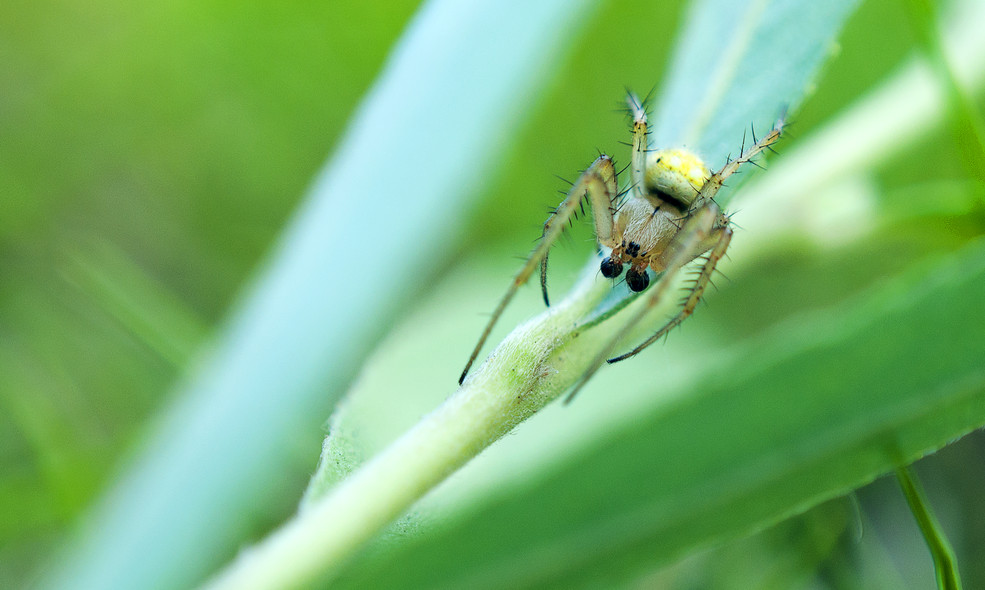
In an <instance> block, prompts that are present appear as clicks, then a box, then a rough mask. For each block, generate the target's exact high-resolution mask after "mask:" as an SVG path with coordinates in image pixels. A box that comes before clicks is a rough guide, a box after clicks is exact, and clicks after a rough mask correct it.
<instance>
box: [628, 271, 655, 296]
mask: <svg viewBox="0 0 985 590" xmlns="http://www.w3.org/2000/svg"><path fill="white" fill-rule="evenodd" d="M626 284H627V285H629V288H630V289H632V290H633V291H636V292H637V293H639V292H640V291H642V290H643V289H646V287H647V285H649V284H650V277H649V276H648V275H647V274H646V270H644V271H643V272H640V271H638V270H634V269H632V268H631V269H629V270H627V271H626Z"/></svg>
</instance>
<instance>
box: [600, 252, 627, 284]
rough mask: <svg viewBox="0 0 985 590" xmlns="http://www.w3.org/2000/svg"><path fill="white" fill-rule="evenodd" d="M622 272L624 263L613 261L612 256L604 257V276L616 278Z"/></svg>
mask: <svg viewBox="0 0 985 590" xmlns="http://www.w3.org/2000/svg"><path fill="white" fill-rule="evenodd" d="M621 272H622V263H621V262H613V261H612V258H611V257H609V256H606V257H605V258H604V259H602V276H603V277H605V278H607V279H614V278H616V277H618V276H619V273H621Z"/></svg>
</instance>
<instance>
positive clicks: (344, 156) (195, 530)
mask: <svg viewBox="0 0 985 590" xmlns="http://www.w3.org/2000/svg"><path fill="white" fill-rule="evenodd" d="M588 12H589V11H588V2H585V1H579V2H562V1H560V0H554V1H549V2H537V3H529V2H517V1H507V2H503V1H500V0H495V1H484V2H470V3H467V4H463V3H460V2H455V1H443V0H435V1H432V2H429V3H426V4H425V5H424V6H423V7H422V8H421V10H420V12H419V14H418V15H417V17H416V18H415V19H414V20H413V21H412V23H411V25H410V26H409V28H408V31H407V33H406V34H405V35H404V37H403V38H402V39H401V41H400V42H399V43H398V44H397V46H396V47H395V48H394V50H393V53H392V56H391V59H390V61H389V63H388V64H387V66H386V68H385V69H384V71H383V72H382V74H381V76H380V78H379V80H378V81H377V83H376V84H375V85H374V87H373V88H372V89H371V90H370V92H369V94H368V95H367V97H366V99H365V100H364V102H363V104H362V106H361V107H360V108H359V110H358V112H357V114H356V115H355V117H354V118H353V120H352V122H351V125H350V126H349V129H348V131H347V133H346V134H345V135H344V137H343V138H342V140H341V142H340V145H339V147H338V149H337V151H336V153H335V155H334V156H333V157H332V158H331V160H330V161H329V162H328V163H327V164H326V166H325V168H324V171H323V172H322V174H321V175H320V177H319V178H318V179H317V181H316V182H315V184H314V186H313V187H312V189H311V192H310V194H309V195H308V198H307V200H306V201H305V202H304V204H303V205H302V207H301V208H300V210H299V211H298V212H297V214H296V216H295V218H294V220H293V221H292V223H291V224H290V225H289V227H288V228H286V229H285V231H284V235H283V236H282V239H281V240H280V244H279V246H278V247H277V248H276V250H275V252H274V253H273V254H272V255H271V257H270V259H269V261H268V262H267V264H266V265H265V266H264V268H263V269H262V271H261V273H260V274H259V275H258V277H257V278H256V280H255V283H254V285H253V286H252V288H251V289H249V292H248V294H247V295H246V296H245V297H244V299H243V301H242V302H241V304H240V305H239V306H238V308H237V309H236V310H235V311H234V313H233V314H232V317H231V319H230V320H229V322H228V324H227V325H226V327H225V328H224V329H223V330H222V331H221V332H220V334H218V336H217V338H216V343H215V346H214V348H213V351H212V353H211V354H209V356H208V358H207V359H205V361H204V363H203V364H202V365H201V366H200V367H199V370H198V371H196V372H195V374H194V375H193V376H192V377H191V378H190V379H189V382H188V383H187V384H185V385H183V386H182V387H181V388H180V391H179V393H178V399H177V401H176V403H175V404H174V405H173V406H172V407H170V408H168V409H167V410H166V411H165V412H164V415H163V417H162V419H161V420H160V421H159V423H158V424H157V425H156V427H155V428H154V429H153V430H152V432H151V433H150V434H149V436H148V440H147V441H146V443H145V445H144V446H143V448H142V450H141V452H140V453H139V455H138V456H137V457H135V458H134V459H133V461H132V463H131V465H130V467H129V468H128V470H127V471H126V472H125V473H124V474H123V475H122V476H121V478H120V480H119V481H118V482H117V484H116V485H115V486H114V487H113V489H111V490H110V491H109V492H108V493H107V494H106V495H105V497H104V498H103V499H102V501H101V502H100V503H99V505H98V506H97V507H96V508H95V510H94V513H93V514H92V515H91V516H90V519H89V520H90V521H89V523H88V527H87V528H86V530H85V531H84V532H83V534H82V535H81V537H80V538H79V539H78V540H77V542H76V544H75V545H74V547H73V548H72V549H71V551H70V552H69V554H68V555H67V557H66V559H65V562H64V563H63V564H62V567H61V568H60V569H59V570H58V571H57V572H55V573H54V574H53V575H52V576H51V578H50V579H49V580H47V582H46V583H45V585H46V586H49V587H61V588H73V589H79V588H100V589H101V588H151V587H153V588H169V587H185V586H187V585H188V584H191V583H193V582H195V581H197V580H200V579H201V578H202V577H203V576H204V575H205V573H206V572H208V571H209V570H210V569H211V568H213V567H215V565H216V563H217V561H219V560H222V559H225V558H228V556H229V555H230V554H231V553H232V552H234V551H235V550H236V548H238V547H239V546H240V545H241V544H242V536H243V534H244V530H247V529H248V528H249V527H251V526H253V525H254V523H253V522H251V519H252V516H253V515H254V514H255V513H256V511H257V508H258V506H263V505H265V504H266V503H268V502H269V501H270V500H271V497H272V496H273V495H274V493H275V491H276V490H277V486H273V485H270V484H269V482H271V481H281V480H282V478H283V477H284V475H285V474H286V473H289V472H290V471H291V466H290V458H291V456H292V455H293V454H294V452H295V451H294V449H295V446H296V445H297V444H298V436H301V437H302V440H306V441H308V442H310V443H311V444H312V449H314V448H315V447H314V444H315V443H316V442H317V437H318V436H319V435H320V433H321V426H322V424H323V422H324V421H325V419H326V417H327V416H328V414H329V412H330V410H331V408H332V407H333V405H334V403H335V402H336V400H338V399H339V397H340V396H341V395H342V393H343V392H344V391H345V390H346V388H347V386H348V385H349V383H350V381H351V380H352V378H353V376H354V375H355V374H356V372H357V371H358V369H359V367H360V365H361V363H362V360H363V358H364V357H365V355H366V354H367V352H368V351H369V350H370V349H371V347H372V346H373V344H374V343H375V342H376V341H377V340H378V339H379V338H380V335H381V334H382V333H383V332H384V331H385V329H386V327H387V326H388V325H389V324H390V323H391V322H392V321H393V319H394V317H395V316H396V315H397V309H398V308H399V305H398V304H399V303H400V302H401V301H402V300H404V299H406V298H408V297H410V296H412V295H413V294H415V293H418V292H420V290H421V289H423V288H425V287H426V286H427V284H428V279H429V277H431V276H432V275H433V274H434V273H436V272H437V270H438V269H439V268H440V266H441V264H442V262H443V261H444V260H446V259H447V257H448V256H449V253H448V251H443V250H441V249H436V248H435V246H434V244H435V243H440V242H442V241H448V240H451V239H452V238H453V236H455V234H456V230H457V228H458V227H459V226H460V224H461V221H462V219H463V217H464V216H465V214H466V212H467V211H468V208H469V204H470V202H472V201H473V200H474V199H475V198H476V197H477V196H478V189H479V188H481V185H480V184H477V183H474V182H472V180H473V179H474V178H476V177H477V176H483V175H485V174H487V173H488V172H489V171H490V169H491V168H492V165H493V164H494V163H495V162H496V161H497V158H498V156H499V155H500V152H501V150H502V147H503V145H504V141H505V139H506V138H507V137H508V136H509V135H510V134H511V133H513V132H515V131H516V129H517V127H518V123H519V120H520V115H521V114H522V113H523V112H524V110H525V109H526V108H527V107H528V105H529V103H530V102H532V100H533V98H534V96H535V95H536V93H535V88H536V87H537V85H538V84H541V83H542V82H543V80H544V79H545V76H546V73H547V72H549V71H550V69H551V68H552V66H553V64H554V63H555V61H556V60H557V58H558V56H559V54H560V52H561V51H562V50H563V48H564V46H565V45H566V43H567V41H568V39H569V37H570V34H571V32H572V30H573V29H574V28H575V26H576V25H577V23H578V22H579V21H580V20H581V19H583V18H585V17H586V16H587V14H588ZM519 14H522V15H523V17H522V18H517V15H519ZM507 31H508V32H509V35H508V41H507V38H506V37H505V36H504V34H505V33H506V32H507ZM299 433H300V434H299Z"/></svg>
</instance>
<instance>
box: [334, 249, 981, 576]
mask: <svg viewBox="0 0 985 590" xmlns="http://www.w3.org/2000/svg"><path fill="white" fill-rule="evenodd" d="M983 298H985V241H981V240H979V241H978V242H976V243H974V244H972V245H971V246H969V247H967V248H966V249H964V250H963V251H961V252H958V253H956V254H954V255H950V256H948V257H944V258H940V259H936V260H933V261H930V262H929V263H928V264H925V265H923V266H922V267H921V268H919V269H916V270H914V271H912V272H909V273H906V274H905V275H904V276H902V277H900V278H898V279H897V280H895V281H894V282H892V283H890V284H888V285H884V286H880V287H879V288H876V289H874V290H872V291H871V292H869V293H865V294H864V295H863V296H861V297H857V298H855V299H854V300H851V301H848V302H846V303H845V304H842V305H839V306H837V307H835V308H834V309H831V310H828V311H826V312H824V313H819V314H816V315H815V316H814V317H813V318H810V319H807V318H800V319H799V321H798V322H797V324H796V326H793V325H789V324H788V325H782V326H778V327H777V329H775V330H773V331H771V332H770V333H768V334H766V335H765V336H763V337H761V338H757V339H755V340H754V341H752V342H749V343H747V345H746V346H744V347H743V351H742V352H741V354H737V355H736V356H735V357H734V359H733V360H732V361H731V362H728V363H725V364H716V365H714V370H713V371H709V372H707V373H706V374H705V376H704V378H702V379H700V380H698V381H694V382H691V383H687V384H686V385H685V386H684V387H683V388H681V390H679V391H673V392H667V391H663V389H664V388H663V387H662V386H661V384H660V383H659V382H657V383H655V384H654V389H659V390H661V391H654V392H653V394H652V395H653V399H655V400H661V399H662V400H667V399H668V397H669V398H670V399H671V400H676V401H670V402H669V403H668V402H666V401H665V402H664V403H658V404H655V405H653V407H651V409H649V410H647V411H645V412H640V413H639V414H637V415H636V416H634V417H633V418H632V420H627V421H625V422H624V423H623V424H621V425H620V426H618V427H612V428H610V429H609V431H608V432H607V433H606V434H605V435H604V436H603V437H602V438H601V439H599V440H597V441H596V442H595V443H594V444H592V445H590V446H588V447H587V448H584V449H583V450H581V451H580V452H577V451H576V452H575V453H573V454H572V455H571V456H569V457H566V458H565V460H564V461H563V462H562V463H561V464H560V465H557V466H555V467H553V468H547V469H545V470H544V471H543V472H542V473H540V474H539V475H538V476H534V477H530V478H528V480H526V481H525V482H523V483H521V484H516V482H511V485H510V486H509V487H508V488H507V490H506V492H504V493H503V494H501V495H499V496H496V495H493V496H491V497H487V498H485V501H484V502H483V503H482V504H481V505H479V506H472V507H470V508H468V509H464V510H460V511H458V512H456V513H453V514H452V515H451V516H447V517H445V518H443V519H441V520H440V521H439V522H437V523H436V524H435V525H434V526H432V527H431V528H430V530H429V531H428V532H427V534H422V535H419V536H414V537H411V538H407V539H403V540H402V542H401V543H390V544H384V545H382V546H380V547H377V548H376V550H375V551H370V552H367V553H366V554H364V556H363V557H362V559H360V560H359V561H357V562H356V563H354V564H353V565H352V566H351V567H350V568H349V569H348V570H347V572H346V574H347V575H346V577H345V579H344V581H345V584H343V585H342V587H353V588H357V587H365V588H370V587H387V588H420V587H428V588H456V587H457V588H465V587H468V588H484V587H511V588H515V587H545V586H550V587H570V586H574V585H578V584H584V583H586V581H587V580H596V581H599V580H603V581H609V582H611V581H612V580H613V579H620V578H625V577H627V576H628V577H632V576H633V575H634V574H637V573H639V572H641V571H642V570H643V569H644V568H649V567H652V566H653V565H654V564H657V563H666V562H667V561H669V560H671V559H673V558H675V557H678V556H680V555H682V554H683V553H685V552H686V551H688V550H689V549H691V548H694V547H698V546H704V545H707V544H709V543H712V542H715V541H719V540H722V539H723V538H728V537H732V536H735V535H739V534H743V533H747V532H749V531H752V530H756V529H759V528H762V527H764V526H766V525H768V524H770V523H773V522H776V521H778V520H781V519H783V518H785V517H788V516H790V515H793V514H796V513H799V512H801V511H803V510H805V509H806V508H808V507H810V506H813V505H815V504H817V503H819V502H821V501H823V500H825V499H828V498H832V497H835V496H838V495H841V494H844V493H846V492H848V491H850V490H852V489H854V488H856V487H858V486H860V485H863V484H865V483H867V482H869V481H871V480H872V479H873V478H874V477H875V476H876V475H877V474H879V473H883V472H886V471H888V470H891V469H892V468H893V467H894V466H897V465H903V464H906V463H908V462H911V461H913V460H915V459H917V458H919V457H921V456H923V455H925V454H927V453H929V452H931V451H933V450H935V449H937V448H940V447H941V446H943V445H944V444H946V443H947V442H948V441H950V440H953V439H954V438H955V437H958V436H961V435H962V434H965V433H967V432H968V431H969V430H971V429H973V428H975V427H977V426H980V425H982V424H985V366H983V365H982V362H981V359H982V358H985V340H983V339H982V337H981V322H980V321H978V320H979V319H980V318H981V317H982V316H981V311H980V302H981V301H982V300H983ZM941 333H945V334H947V335H948V337H947V338H940V337H939V334H941ZM911 343H919V345H916V346H915V345H911ZM599 585H606V584H605V583H602V582H600V583H599Z"/></svg>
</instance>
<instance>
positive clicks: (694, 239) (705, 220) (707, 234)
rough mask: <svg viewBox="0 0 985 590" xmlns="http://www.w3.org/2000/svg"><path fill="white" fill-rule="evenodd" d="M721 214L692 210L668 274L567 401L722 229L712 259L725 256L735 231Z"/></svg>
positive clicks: (675, 246) (707, 209)
mask: <svg viewBox="0 0 985 590" xmlns="http://www.w3.org/2000/svg"><path fill="white" fill-rule="evenodd" d="M721 217H722V214H721V212H720V210H719V209H718V207H717V206H716V205H714V204H712V205H710V206H706V207H702V208H701V209H699V210H697V211H696V212H694V214H692V215H691V216H690V217H688V219H687V222H686V223H685V226H684V228H683V229H681V232H680V234H679V236H680V239H679V240H675V242H674V243H673V244H671V246H670V248H671V249H672V255H671V257H670V262H669V263H668V265H667V269H666V270H665V271H664V274H663V275H662V276H661V277H660V280H659V281H657V284H656V285H654V286H653V287H651V291H650V294H649V296H648V297H647V301H646V305H644V306H642V307H640V308H639V309H638V310H636V312H635V313H634V314H633V317H632V318H630V320H629V321H628V322H626V324H625V325H623V327H622V328H621V329H620V330H619V331H618V332H616V333H615V334H614V335H613V337H612V338H610V339H609V341H608V342H607V343H606V345H605V346H603V347H602V348H601V349H600V350H599V352H598V355H597V356H596V357H595V359H594V360H593V361H592V363H591V364H590V365H589V366H588V369H586V371H585V373H584V375H582V376H581V378H580V379H579V380H578V382H577V383H576V384H575V386H574V388H573V389H572V390H571V393H569V394H568V397H567V398H565V400H564V403H566V404H567V403H570V402H571V400H572V399H574V397H575V395H576V394H577V393H578V392H579V391H580V390H581V388H582V387H583V386H584V385H585V383H587V382H588V380H589V379H590V378H591V377H592V375H594V374H595V372H596V371H597V370H598V369H599V367H601V366H602V364H603V363H605V360H606V357H607V356H609V353H610V352H611V351H612V349H613V348H615V347H616V345H617V344H618V343H619V342H620V341H622V340H623V339H624V338H625V337H626V336H627V335H628V334H629V333H630V332H631V331H632V330H633V328H634V327H636V326H637V325H638V324H639V323H640V322H641V321H642V320H643V318H644V317H645V316H646V315H647V314H648V313H649V312H650V310H652V309H653V307H655V306H656V305H657V304H658V303H659V302H660V301H662V300H663V299H664V297H665V296H666V294H667V290H668V289H669V288H670V286H671V285H672V284H673V282H674V279H675V277H676V276H677V273H679V272H680V270H681V269H682V268H683V267H684V266H685V265H686V264H687V263H688V262H690V261H692V260H694V259H695V258H696V257H698V256H700V255H701V254H702V253H703V252H705V251H706V250H707V244H708V241H709V240H710V239H711V238H712V237H714V236H715V235H716V233H717V232H721V235H720V236H718V237H717V238H716V239H717V241H716V243H715V247H714V248H713V253H712V256H710V257H709V261H711V260H714V261H715V263H717V262H718V260H719V259H721V257H722V255H723V254H724V253H725V248H727V247H728V242H729V240H730V239H731V235H732V234H731V230H729V229H728V226H725V227H723V228H719V227H717V224H718V223H719V221H720V219H721ZM719 251H720V252H719ZM716 253H717V256H716ZM705 266H706V267H708V263H705ZM712 270H714V263H713V264H711V267H710V268H708V269H707V274H708V276H709V277H710V276H711V272H712ZM704 272H705V271H704V269H703V270H702V274H704ZM700 281H701V279H700V277H699V282H700ZM707 282H708V281H707V280H705V281H704V282H703V283H702V284H701V287H700V289H698V290H697V291H698V294H697V297H696V298H695V301H694V304H695V305H696V304H697V299H700V291H703V290H704V287H705V285H706V284H707ZM696 287H697V285H696ZM693 295H694V293H692V296H693ZM688 300H689V301H690V297H689V298H688ZM692 311H693V306H692ZM684 317H686V316H684ZM684 317H681V318H680V321H683V319H684ZM677 319H678V318H675V319H674V320H671V322H673V321H675V320H677ZM680 321H678V323H680ZM669 325H670V324H668V326H669ZM675 325H676V324H675ZM668 326H664V328H661V330H660V331H659V332H657V334H656V335H654V336H652V337H651V338H649V339H648V340H647V341H646V342H645V343H643V344H642V345H640V346H638V347H637V348H636V349H634V350H633V351H632V352H631V353H630V354H628V355H624V357H620V359H621V358H625V357H628V356H632V355H634V354H636V353H638V352H639V351H640V350H642V349H643V348H645V347H646V346H648V345H649V344H651V343H652V342H653V341H654V340H656V339H657V338H659V337H660V335H662V334H663V333H665V332H666V330H667V329H669V328H668Z"/></svg>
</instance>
